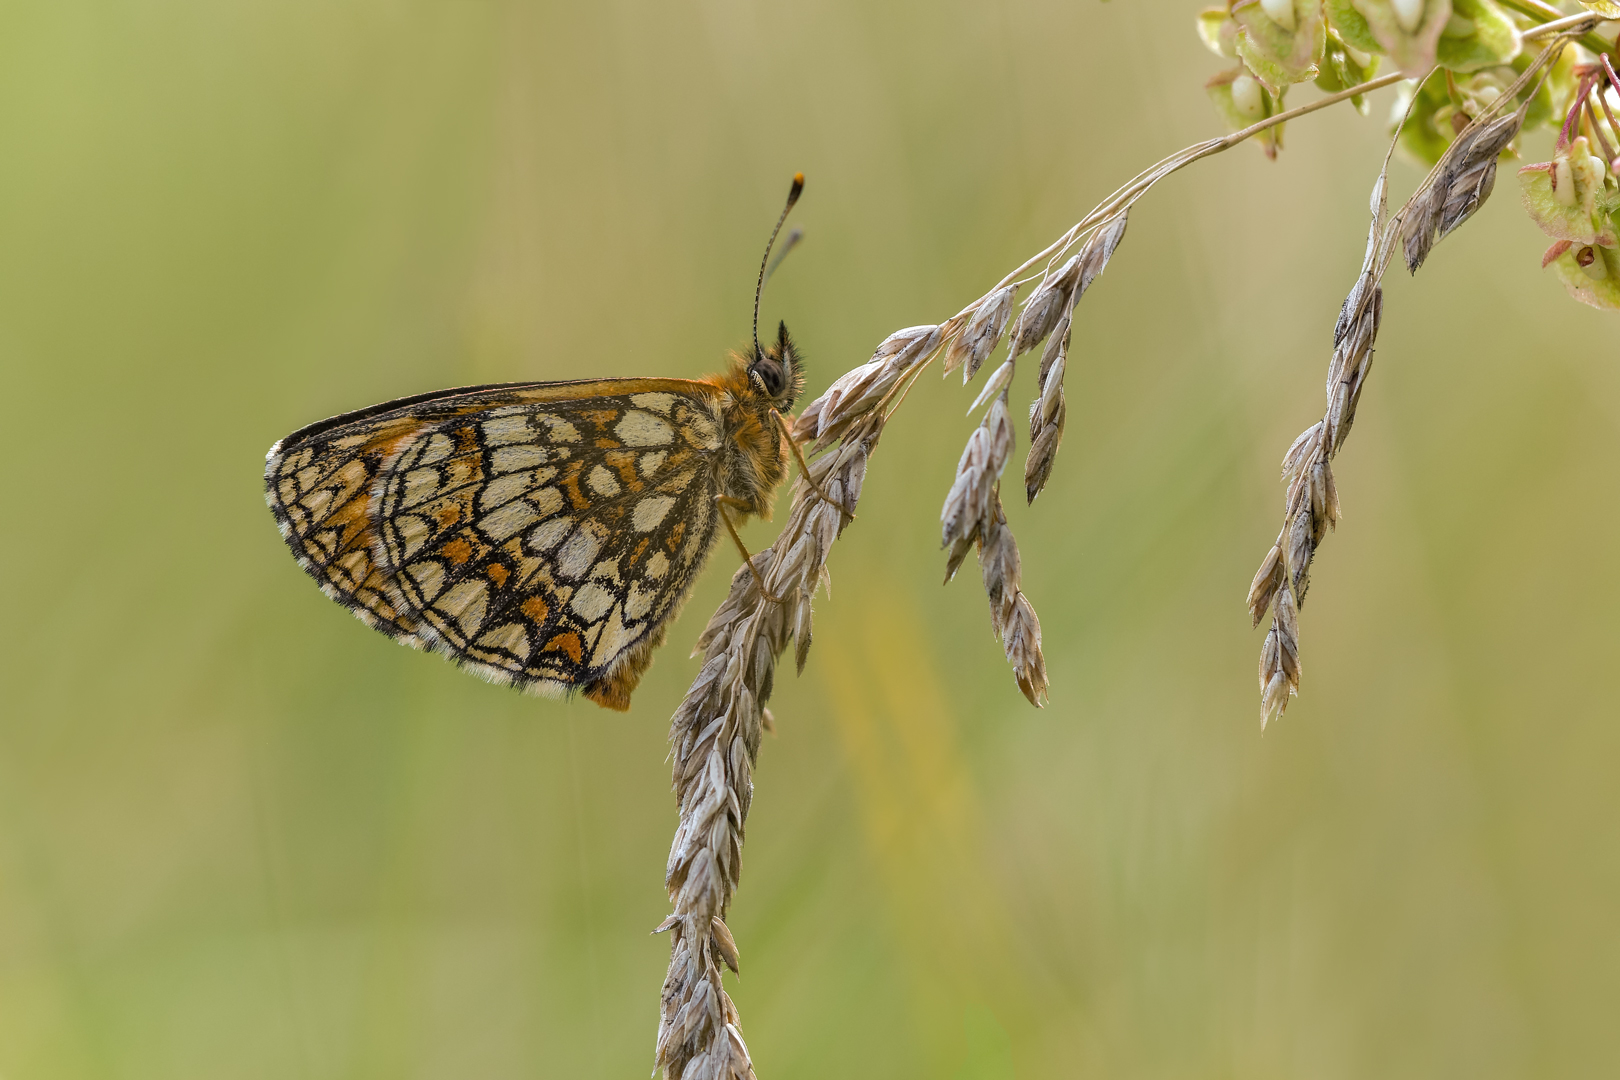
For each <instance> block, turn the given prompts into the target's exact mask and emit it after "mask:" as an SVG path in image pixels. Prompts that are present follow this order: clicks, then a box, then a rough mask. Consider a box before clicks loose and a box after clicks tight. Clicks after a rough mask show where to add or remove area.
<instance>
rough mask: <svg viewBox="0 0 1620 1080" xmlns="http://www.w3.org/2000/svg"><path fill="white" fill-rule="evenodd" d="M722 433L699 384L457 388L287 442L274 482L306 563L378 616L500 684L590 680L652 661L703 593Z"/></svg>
mask: <svg viewBox="0 0 1620 1080" xmlns="http://www.w3.org/2000/svg"><path fill="white" fill-rule="evenodd" d="M722 429H723V423H722V413H721V407H720V403H719V400H718V390H717V389H716V388H715V387H713V386H712V385H710V384H708V383H704V382H689V381H686V380H679V379H614V380H603V381H596V382H585V383H539V384H516V385H512V386H498V387H477V388H471V389H468V390H462V391H446V392H444V393H443V394H441V395H428V396H426V397H424V398H417V399H410V400H408V401H403V402H395V403H392V404H391V405H384V406H378V407H376V408H372V409H367V410H365V411H363V412H360V413H351V414H348V415H346V416H340V417H335V418H333V419H332V420H328V421H324V422H322V423H320V424H316V425H312V426H311V427H309V428H306V429H304V430H303V431H300V432H296V433H294V434H293V435H290V436H288V437H287V438H286V439H284V440H282V441H281V442H280V443H277V444H276V446H275V447H273V448H272V449H271V451H270V454H269V457H268V459H267V463H266V470H265V483H266V494H267V499H268V501H269V503H270V507H271V509H272V510H273V511H274V512H275V515H276V520H277V522H278V524H279V525H280V527H281V531H282V535H283V536H284V537H285V538H286V540H287V544H288V546H289V547H291V548H292V551H293V554H294V555H295V556H296V557H297V558H298V561H299V563H300V565H302V566H303V567H304V569H305V570H306V571H308V572H309V574H310V575H311V576H313V577H314V578H315V579H316V581H317V582H319V583H320V585H321V588H322V589H323V590H324V591H325V592H326V593H327V595H329V596H331V597H332V598H333V599H335V600H337V601H338V602H340V603H342V604H343V605H344V606H346V607H348V608H349V609H350V610H352V611H353V612H354V613H355V614H356V615H358V616H359V617H360V618H361V619H363V620H364V621H365V622H367V623H369V624H370V625H371V626H373V627H375V628H376V629H378V630H380V631H382V632H383V633H386V634H388V635H389V636H390V637H393V638H395V639H396V640H399V641H402V642H404V643H406V644H409V645H413V646H415V647H418V648H431V649H435V650H437V651H440V652H443V653H445V654H447V655H448V656H450V657H451V658H452V659H454V660H456V661H457V662H459V663H461V664H464V665H465V666H467V667H469V668H470V669H472V670H473V671H475V672H477V673H478V674H480V675H483V676H484V677H486V678H489V679H491V680H493V681H496V682H503V683H512V684H516V685H518V686H521V687H523V688H525V689H532V690H538V691H542V692H551V693H560V692H563V691H567V690H571V689H581V688H583V689H585V690H586V691H587V692H588V693H589V692H591V688H592V687H593V686H598V687H600V686H606V685H610V683H611V680H612V679H613V676H614V674H615V672H616V671H617V670H618V669H620V668H622V667H623V666H625V665H626V664H629V665H633V666H637V670H638V671H639V668H640V667H645V664H646V662H647V660H648V658H649V654H650V652H651V650H652V649H653V648H654V647H656V646H657V645H658V644H659V642H661V641H662V639H663V635H664V629H665V626H666V625H667V623H668V621H669V620H670V619H671V617H672V616H673V615H674V614H675V613H676V612H677V611H678V610H679V608H680V605H681V603H682V602H683V601H684V600H685V598H686V596H687V595H688V593H689V592H690V591H691V587H692V584H693V582H694V581H695V579H696V578H697V575H698V573H699V572H700V571H701V569H702V567H703V563H704V562H705V560H706V559H707V557H708V554H709V551H710V549H711V548H712V547H713V544H714V539H715V527H716V524H717V522H716V518H715V513H716V511H715V507H714V496H715V495H716V493H717V492H718V490H719V488H718V484H719V481H718V479H717V477H718V471H717V467H716V462H717V460H718V458H719V453H720V450H721V445H722V436H723V430H722ZM625 701H626V702H627V701H628V695H627V694H626V695H625ZM603 703H604V704H606V703H608V702H603Z"/></svg>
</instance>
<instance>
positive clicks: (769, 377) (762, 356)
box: [748, 323, 804, 413]
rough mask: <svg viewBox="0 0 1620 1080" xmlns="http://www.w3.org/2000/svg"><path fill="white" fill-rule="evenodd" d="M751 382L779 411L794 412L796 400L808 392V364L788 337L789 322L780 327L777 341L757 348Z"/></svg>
mask: <svg viewBox="0 0 1620 1080" xmlns="http://www.w3.org/2000/svg"><path fill="white" fill-rule="evenodd" d="M748 382H749V384H750V385H751V386H752V387H753V388H754V389H755V390H757V391H759V393H761V394H763V395H764V396H765V397H766V398H768V399H769V400H770V403H771V404H772V405H773V406H774V407H775V408H776V411H777V412H781V413H787V412H791V411H792V410H793V402H794V400H795V399H797V398H798V396H799V392H800V391H802V390H803V389H804V364H803V361H802V360H800V358H799V348H798V346H797V345H795V344H793V339H792V338H790V337H788V329H787V323H778V324H777V327H776V340H775V341H774V342H772V343H771V344H770V345H768V346H765V347H763V348H761V347H760V346H759V345H755V346H754V358H753V360H752V361H751V362H750V363H749V365H748Z"/></svg>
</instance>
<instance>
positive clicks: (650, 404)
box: [630, 394, 675, 416]
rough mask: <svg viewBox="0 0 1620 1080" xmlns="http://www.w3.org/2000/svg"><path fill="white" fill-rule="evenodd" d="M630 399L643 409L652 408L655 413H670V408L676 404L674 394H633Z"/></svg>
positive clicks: (666, 414)
mask: <svg viewBox="0 0 1620 1080" xmlns="http://www.w3.org/2000/svg"><path fill="white" fill-rule="evenodd" d="M630 401H631V403H632V404H635V405H638V406H640V407H641V408H643V409H651V410H652V411H653V412H655V413H663V414H664V415H665V416H668V415H669V410H670V409H671V408H673V407H674V405H675V395H674V394H631V395H630Z"/></svg>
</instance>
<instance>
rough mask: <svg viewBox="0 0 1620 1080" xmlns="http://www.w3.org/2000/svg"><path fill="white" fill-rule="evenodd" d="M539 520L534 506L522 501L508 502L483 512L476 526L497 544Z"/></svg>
mask: <svg viewBox="0 0 1620 1080" xmlns="http://www.w3.org/2000/svg"><path fill="white" fill-rule="evenodd" d="M539 520H540V515H539V514H538V513H536V512H535V509H534V507H532V506H530V505H529V504H528V503H526V502H523V501H521V500H520V501H518V502H509V503H507V504H506V505H505V506H503V507H501V508H500V509H499V510H496V511H494V512H493V513H489V514H485V515H484V517H483V519H482V520H481V521H479V523H478V527H479V528H481V529H483V530H484V533H485V535H487V536H488V537H489V538H490V539H492V540H494V541H495V542H496V543H497V544H498V543H500V542H501V541H503V540H506V539H508V538H509V537H512V536H516V535H517V534H518V533H520V532H522V531H523V530H524V529H526V528H528V527H529V526H530V525H533V524H534V523H535V522H536V521H539Z"/></svg>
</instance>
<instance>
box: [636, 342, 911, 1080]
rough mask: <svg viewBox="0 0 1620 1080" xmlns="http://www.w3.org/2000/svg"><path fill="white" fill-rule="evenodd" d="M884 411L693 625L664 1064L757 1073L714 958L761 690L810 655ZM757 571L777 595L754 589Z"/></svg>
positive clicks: (817, 469)
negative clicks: (696, 666)
mask: <svg viewBox="0 0 1620 1080" xmlns="http://www.w3.org/2000/svg"><path fill="white" fill-rule="evenodd" d="M896 355H898V351H897V353H896ZM823 407H825V400H824V399H823ZM884 419H885V417H884V414H883V413H882V412H881V411H878V410H867V411H866V412H865V413H864V414H862V415H861V416H860V417H858V418H856V419H854V420H853V421H852V422H851V423H849V424H848V425H846V426H845V427H844V428H843V433H842V435H840V436H839V437H838V438H837V440H836V441H835V442H834V443H833V444H831V445H829V446H828V447H827V450H826V452H825V453H823V454H821V455H820V456H818V457H817V458H816V459H815V460H814V462H813V463H812V465H811V471H812V476H813V478H814V480H815V484H816V487H818V488H819V489H820V490H821V491H822V492H824V493H826V495H827V496H828V498H829V499H830V500H831V501H830V502H829V501H823V500H822V498H821V496H820V495H818V494H816V493H815V492H814V491H813V490H812V489H811V487H810V486H809V485H808V484H807V483H806V482H805V481H804V480H803V479H802V478H801V479H800V480H799V481H798V482H797V484H796V485H795V488H794V498H793V506H792V509H791V510H790V511H789V514H788V520H787V524H786V525H785V527H784V528H783V530H782V532H781V534H780V535H779V536H778V537H777V539H776V542H775V544H774V545H773V546H772V547H769V548H766V549H764V550H762V551H760V552H758V553H756V554H755V555H754V557H753V567H752V569H750V568H749V567H748V566H742V567H739V568H738V570H737V572H736V573H735V574H734V575H733V576H732V579H731V591H730V592H729V593H728V594H727V596H726V599H725V601H724V602H723V603H722V604H721V605H720V607H719V608H718V609H717V610H716V611H715V613H714V615H713V616H712V617H711V618H710V620H709V624H708V626H707V627H706V628H705V629H704V631H703V633H702V635H701V636H700V637H699V639H698V646H697V648H698V650H699V651H700V652H701V654H702V657H703V665H702V667H701V669H700V670H699V672H698V676H697V678H696V679H695V680H694V681H693V683H692V685H691V687H690V688H689V689H688V691H687V693H686V697H685V698H684V699H683V700H682V702H681V704H680V707H679V708H678V709H676V711H675V715H674V717H673V718H672V719H671V721H670V732H669V742H670V750H671V759H672V762H673V773H674V786H675V794H676V801H677V804H678V806H679V809H680V823H679V825H678V826H677V828H676V831H675V838H674V841H673V842H672V844H671V845H670V852H669V862H668V865H667V867H666V870H665V879H664V880H665V886H666V887H667V888H668V890H669V897H670V901H671V903H672V904H673V905H674V908H675V910H674V912H673V914H671V915H670V917H669V918H668V919H666V920H665V921H664V923H663V924H662V925H661V926H660V927H659V930H660V931H667V932H668V933H669V934H670V936H671V942H670V962H669V971H668V974H667V975H666V976H665V979H664V991H663V997H662V1007H661V1012H660V1023H659V1028H658V1043H657V1061H658V1066H659V1067H660V1068H661V1069H662V1070H663V1071H664V1075H665V1076H666V1077H670V1078H681V1080H751V1078H752V1077H753V1076H754V1071H753V1065H752V1062H751V1061H750V1060H749V1056H748V1049H747V1046H746V1044H745V1043H744V1042H743V1039H742V1034H741V1030H740V1022H739V1019H738V1016H737V1010H736V1007H735V1006H734V1005H733V1004H732V1001H731V998H730V996H729V995H727V994H726V992H725V989H724V987H723V986H722V983H721V969H722V967H725V968H730V969H731V970H733V971H736V970H737V969H738V967H739V965H740V957H739V954H738V949H737V944H736V941H735V940H734V939H733V938H732V935H731V933H730V931H729V930H728V929H727V928H726V926H725V916H726V912H727V910H728V908H729V907H730V904H731V897H732V894H733V893H734V892H735V890H736V887H737V882H738V878H739V875H740V873H741V869H742V845H743V832H744V827H745V825H746V823H747V820H748V810H749V806H750V803H751V802H752V799H753V790H754V788H753V779H752V778H753V768H754V762H755V760H756V759H757V757H758V754H759V741H760V736H761V733H762V731H763V730H764V727H765V725H766V723H767V722H768V720H767V714H766V711H765V703H766V702H767V701H768V700H769V699H770V696H771V692H772V690H773V689H774V685H775V676H776V663H777V659H778V657H780V656H781V654H782V652H783V651H784V650H785V649H786V648H787V646H788V645H789V644H790V643H796V645H797V648H796V654H795V658H796V660H797V663H798V665H799V667H800V668H801V669H802V667H803V666H804V662H805V658H806V655H807V653H808V651H809V648H810V638H811V618H812V613H811V598H812V596H813V595H814V593H815V590H816V587H817V586H818V585H819V584H821V583H823V582H825V581H826V580H827V571H826V563H827V556H828V554H829V552H830V549H831V547H832V544H833V542H834V541H835V540H836V539H837V538H838V535H839V533H840V532H842V530H843V529H844V527H845V526H846V525H847V524H848V522H849V521H850V520H851V519H852V518H853V516H854V512H855V507H856V504H857V503H858V502H859V499H860V492H861V487H862V484H863V482H864V480H865V476H866V463H867V459H868V457H869V456H870V454H871V453H872V450H873V449H874V448H875V447H876V445H877V441H878V437H879V436H880V434H881V433H882V430H883V423H884ZM756 571H757V573H758V577H756V576H755V572H756ZM760 581H763V582H764V583H765V587H766V588H767V589H768V590H770V592H771V593H772V594H774V597H775V599H774V600H773V599H772V598H771V597H769V596H767V595H765V594H764V593H762V592H761V591H760V588H759V582H760Z"/></svg>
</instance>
